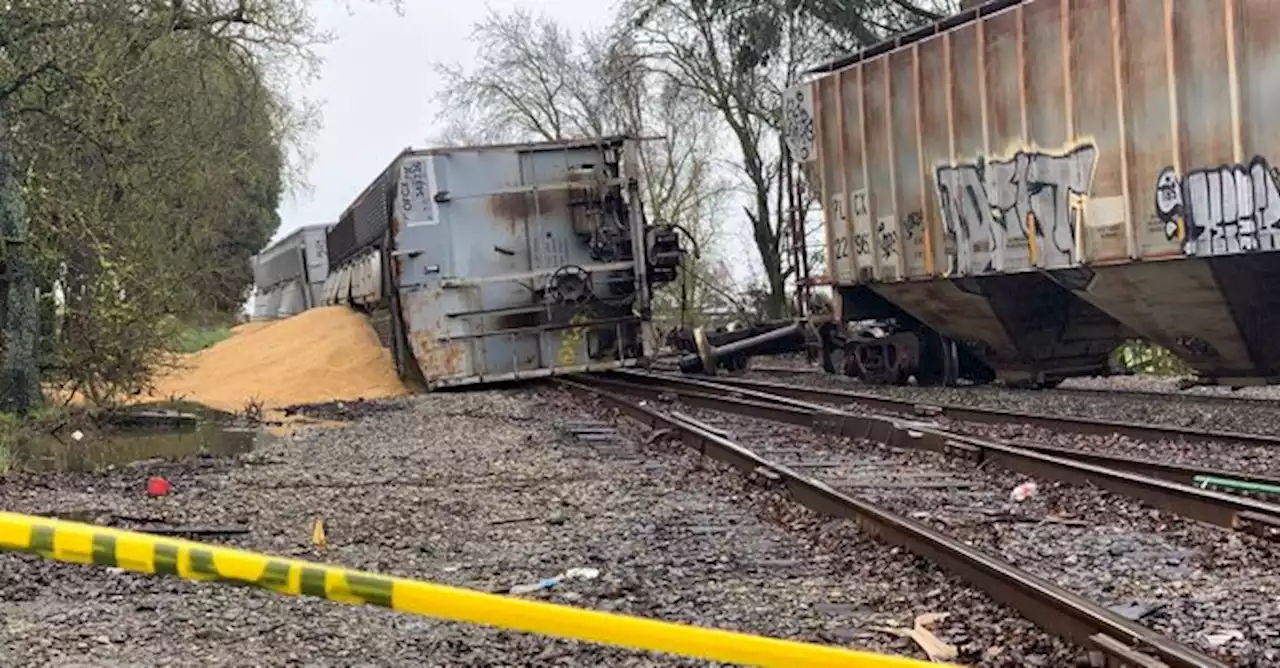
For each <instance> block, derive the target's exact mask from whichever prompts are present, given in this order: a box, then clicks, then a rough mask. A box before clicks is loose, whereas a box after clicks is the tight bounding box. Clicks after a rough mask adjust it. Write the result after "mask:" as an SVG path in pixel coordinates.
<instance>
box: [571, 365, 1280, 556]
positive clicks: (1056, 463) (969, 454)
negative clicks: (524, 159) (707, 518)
mask: <svg viewBox="0 0 1280 668" xmlns="http://www.w3.org/2000/svg"><path fill="white" fill-rule="evenodd" d="M621 378H625V379H627V380H620V379H621ZM582 382H585V383H590V384H593V385H600V386H603V387H609V388H612V389H614V390H616V391H619V392H622V393H624V394H636V395H642V396H648V397H652V398H655V399H660V398H662V397H663V396H664V395H665V396H670V395H673V394H674V395H677V396H679V398H680V399H681V401H682V402H684V403H687V404H689V405H692V406H699V407H702V408H707V409H710V410H715V411H723V412H732V413H737V414H740V415H747V416H750V417H756V418H761V419H765V420H772V421H775V422H784V423H788V424H794V425H799V426H804V427H809V428H811V429H813V430H814V431H816V432H819V433H826V434H834V435H838V436H844V437H848V438H864V439H868V440H872V441H876V442H879V443H883V444H886V445H889V446H891V447H900V448H919V449H925V450H932V451H935V452H941V453H944V454H948V455H953V456H959V457H962V458H965V459H969V460H971V461H974V462H975V463H985V462H993V463H995V464H997V465H999V466H1002V467H1004V468H1006V469H1008V470H1011V471H1016V472H1018V473H1022V474H1024V475H1028V476H1034V477H1039V478H1043V479H1048V480H1060V481H1062V482H1066V483H1070V484H1074V485H1094V486H1097V487H1100V488H1102V489H1106V490H1108V491H1110V492H1113V493H1115V494H1120V495H1122V496H1128V497H1131V498H1134V499H1138V500H1140V501H1144V502H1146V503H1148V504H1150V505H1152V506H1154V507H1156V508H1160V509H1163V510H1167V511H1169V512H1172V513H1175V514H1178V515H1182V516H1184V517H1187V518H1190V519H1194V520H1198V521H1201V522H1206V523H1209V524H1213V525H1216V526H1220V527H1223V528H1227V529H1233V530H1238V531H1248V532H1250V533H1254V534H1257V535H1260V536H1263V537H1267V538H1280V505H1277V504H1274V503H1268V502H1266V501H1261V500H1258V499H1252V498H1248V497H1244V496H1240V495H1236V494H1229V493H1225V492H1219V491H1215V490H1211V489H1201V488H1199V487H1193V486H1191V485H1187V484H1181V483H1178V482H1173V481H1170V480H1164V479H1160V478H1156V477H1151V476H1148V475H1143V474H1140V473H1135V472H1132V471H1123V470H1118V469H1115V468H1111V467H1109V466H1100V465H1098V464H1095V463H1091V462H1088V461H1080V460H1076V459H1072V458H1070V457H1068V456H1065V455H1064V454H1063V453H1049V452H1040V451H1036V450H1032V449H1030V448H1025V447H1022V446H1018V445H1013V444H1009V443H1002V442H1000V441H994V440H990V439H984V438H979V437H976V436H969V435H966V434H958V433H955V432H951V431H947V430H945V429H940V428H938V427H936V426H935V425H930V424H928V423H926V422H921V421H912V420H900V419H894V418H891V417H886V416H882V415H857V414H853V413H850V412H848V411H844V410H840V409H837V408H833V407H830V406H823V405H820V404H815V403H811V402H807V401H802V400H799V399H794V398H790V397H783V396H779V395H776V394H771V393H767V392H763V391H760V390H751V389H746V388H741V387H727V386H725V385H721V384H719V383H718V382H713V381H705V380H694V379H689V378H681V377H678V376H667V375H660V374H650V373H644V372H619V373H617V374H613V375H612V377H595V376H593V377H590V378H584V379H583V381H582ZM1072 452H1074V451H1072Z"/></svg>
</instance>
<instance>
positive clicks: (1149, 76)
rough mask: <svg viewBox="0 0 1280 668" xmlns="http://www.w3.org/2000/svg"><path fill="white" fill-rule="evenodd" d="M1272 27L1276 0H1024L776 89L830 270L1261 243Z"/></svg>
mask: <svg viewBox="0 0 1280 668" xmlns="http://www.w3.org/2000/svg"><path fill="white" fill-rule="evenodd" d="M1008 4H1010V3H1008V2H1002V3H1000V5H1001V6H1007V5H1008ZM1277 30H1280V3H1277V2H1274V0H1197V1H1196V2H1176V3H1175V2H1173V1H1172V0H1024V1H1023V2H1020V3H1016V4H1014V5H1013V6H1011V7H1007V8H1006V9H1002V10H1001V11H998V12H995V13H992V14H990V15H987V16H981V17H979V18H978V19H976V20H973V21H970V22H968V23H963V24H961V25H958V26H957V27H954V28H951V29H947V30H943V31H941V32H939V33H938V34H935V35H931V36H927V37H924V38H922V39H919V40H917V41H913V42H908V43H905V44H904V45H902V46H899V47H898V48H896V49H893V50H891V51H889V52H887V53H883V54H880V55H876V56H874V57H871V58H867V59H865V60H862V61H860V62H856V63H854V64H852V65H849V66H847V67H844V68H843V69H840V70H838V71H836V72H834V73H831V74H826V75H823V76H820V77H819V78H817V79H816V80H814V81H813V82H811V83H809V84H805V85H803V86H801V87H799V88H796V89H793V90H792V91H789V93H788V99H787V101H786V111H787V116H788V118H787V138H788V143H789V144H790V146H791V148H792V151H793V153H794V154H795V155H796V156H797V158H798V159H801V160H808V161H810V163H811V164H810V165H809V168H810V169H812V170H814V173H815V176H816V179H817V181H818V182H819V184H820V190H821V191H822V203H823V218H824V221H825V225H826V239H827V246H828V249H827V250H828V264H827V266H828V268H829V270H828V271H829V272H831V273H833V274H835V278H836V279H838V282H840V283H845V284H848V283H851V282H856V281H859V280H870V279H876V280H882V281H892V280H899V279H901V278H904V277H905V278H914V277H927V276H930V275H950V276H959V275H982V274H991V273H1001V272H1016V271H1027V270H1032V269H1034V268H1048V269H1056V268H1066V267H1072V266H1077V265H1079V264H1081V263H1091V264H1109V263H1117V262H1128V261H1130V260H1132V259H1136V260H1154V259H1162V258H1173V257H1183V256H1188V255H1193V256H1205V255H1224V254H1236V253H1241V252H1249V251H1256V250H1263V251H1266V250H1275V249H1277V248H1278V247H1280V229H1278V228H1276V227H1273V226H1274V225H1280V176H1278V174H1277V172H1276V170H1274V169H1273V168H1272V166H1271V165H1270V163H1269V159H1270V158H1271V157H1273V156H1275V155H1276V154H1277V149H1280V132H1277V130H1280V115H1277V114H1275V113H1274V109H1275V108H1276V104H1275V103H1276V102H1280V89H1278V88H1277V87H1275V86H1274V84H1273V82H1274V80H1275V78H1276V75H1277V74H1280V47H1278V46H1277V41H1276V40H1275V39H1274V35H1275V34H1276V33H1277ZM904 41H905V40H904Z"/></svg>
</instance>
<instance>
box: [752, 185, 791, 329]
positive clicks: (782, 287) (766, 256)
mask: <svg viewBox="0 0 1280 668" xmlns="http://www.w3.org/2000/svg"><path fill="white" fill-rule="evenodd" d="M751 218H752V220H751V223H752V225H753V226H754V227H755V230H754V231H755V241H756V250H758V251H759V252H760V261H761V263H762V264H764V276H765V280H766V281H768V283H769V299H768V300H767V301H766V303H765V309H766V314H765V315H766V316H768V317H769V318H771V319H778V318H781V317H782V316H783V315H784V314H785V313H786V310H787V286H786V282H785V281H784V280H783V277H782V253H781V252H780V249H779V247H778V239H777V235H776V234H775V233H774V231H773V219H772V218H770V217H769V189H768V186H767V185H757V186H756V206H755V212H754V214H753V215H752V216H751Z"/></svg>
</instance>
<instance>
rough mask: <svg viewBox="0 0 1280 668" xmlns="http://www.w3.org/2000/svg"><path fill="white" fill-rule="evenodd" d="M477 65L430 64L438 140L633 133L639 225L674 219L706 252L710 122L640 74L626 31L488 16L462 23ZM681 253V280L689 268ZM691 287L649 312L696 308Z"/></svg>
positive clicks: (711, 189) (715, 187)
mask: <svg viewBox="0 0 1280 668" xmlns="http://www.w3.org/2000/svg"><path fill="white" fill-rule="evenodd" d="M473 39H474V40H475V42H476V44H477V58H478V60H479V62H478V64H477V65H476V66H475V67H474V68H470V69H468V68H463V67H460V66H458V65H455V64H446V65H441V66H439V68H438V69H439V71H440V72H441V74H442V75H443V76H444V78H445V81H446V86H445V88H444V90H443V91H442V92H441V94H440V96H439V98H438V102H439V104H440V106H441V110H440V120H441V121H442V122H443V123H444V124H445V129H444V132H442V133H441V134H440V135H438V136H437V138H436V139H437V140H438V141H440V142H442V143H446V144H466V143H475V142H484V141H527V140H546V141H558V140H563V139H570V138H582V137H593V136H605V135H611V134H625V135H629V136H632V137H635V138H637V139H639V140H640V141H639V151H638V162H639V168H640V174H638V175H637V177H638V178H639V179H640V182H641V192H642V194H643V202H644V206H645V210H646V214H647V216H648V217H649V219H650V220H653V221H656V222H664V223H670V224H674V225H678V226H679V227H680V228H681V229H683V230H684V231H685V232H686V233H687V234H688V235H689V236H690V237H691V239H692V240H693V242H694V246H696V247H698V248H700V249H701V250H704V251H709V250H710V248H711V246H712V243H713V241H714V239H715V237H716V226H715V218H716V214H717V212H718V211H719V208H720V206H721V204H722V201H723V197H724V195H725V194H726V193H727V192H728V187H727V184H726V183H725V182H724V179H722V178H721V177H720V176H719V174H718V172H717V170H716V169H715V163H714V155H715V147H716V143H717V139H718V128H717V124H716V123H715V119H714V118H713V116H712V115H711V114H710V113H708V111H709V110H708V109H707V108H706V107H705V105H704V104H703V103H702V100H701V98H700V97H699V96H697V95H694V94H693V91H692V90H691V89H689V88H688V87H685V86H681V85H676V84H675V82H673V81H672V80H670V79H669V78H666V77H661V76H659V73H656V72H654V71H652V70H650V69H649V68H648V67H647V65H646V62H645V59H644V58H642V57H641V56H640V54H638V52H637V51H636V48H635V43H634V40H633V39H631V36H630V35H629V34H627V33H623V32H618V31H613V30H606V31H603V32H600V33H596V34H585V35H580V36H575V35H573V34H571V33H569V32H568V31H566V30H564V29H563V28H562V27H561V26H559V25H558V24H557V23H556V22H555V21H553V20H551V19H550V18H548V17H546V16H542V15H537V16H535V15H532V14H530V13H528V12H524V11H514V12H512V13H510V14H506V15H502V14H496V13H491V14H489V15H488V16H487V17H486V18H485V19H484V20H483V21H481V22H480V23H478V24H477V25H476V26H475V27H474V30H473ZM698 264H699V259H698V258H695V257H691V258H689V259H688V265H687V266H686V267H685V269H686V271H684V272H682V275H696V274H697V273H698ZM702 292H703V291H702V287H701V286H700V284H698V283H697V282H696V281H693V280H691V279H682V280H681V281H678V282H677V284H676V285H675V286H673V287H672V288H671V289H670V290H668V292H667V293H666V294H664V295H660V296H659V298H658V299H657V300H656V302H657V306H656V308H663V306H664V305H665V307H666V308H669V309H677V310H679V311H680V316H681V318H682V319H687V317H688V316H689V314H690V313H692V312H695V311H697V310H698V304H699V301H700V299H701V294H702Z"/></svg>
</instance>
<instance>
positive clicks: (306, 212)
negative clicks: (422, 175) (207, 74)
mask: <svg viewBox="0 0 1280 668" xmlns="http://www.w3.org/2000/svg"><path fill="white" fill-rule="evenodd" d="M347 4H348V3H346V2H343V1H342V0H322V1H320V2H315V3H314V5H313V7H314V9H313V11H314V12H315V14H316V16H317V18H318V19H319V22H320V24H321V27H322V28H323V29H326V30H329V31H331V32H332V33H334V34H335V35H336V37H337V39H336V41H334V43H332V44H330V45H328V46H326V47H324V48H323V49H322V50H321V55H322V56H323V57H324V59H325V63H324V66H323V69H322V70H321V78H320V79H319V80H318V81H315V82H313V83H311V84H310V85H308V86H306V87H305V88H300V91H301V92H302V93H303V94H304V95H305V96H306V97H308V98H310V99H312V100H316V101H317V102H319V103H320V104H321V105H322V113H323V119H322V120H323V127H322V128H321V129H320V130H319V131H318V132H317V133H315V134H314V135H313V137H312V141H311V152H312V156H313V159H312V163H311V165H310V168H309V169H308V170H307V174H306V180H307V182H308V184H309V185H310V188H309V191H306V192H300V193H297V194H294V195H291V196H290V198H289V199H286V200H285V201H284V202H283V203H282V205H281V207H280V218H281V223H282V224H281V229H280V231H279V232H277V234H276V238H279V237H281V236H283V235H284V234H287V233H288V232H289V231H291V230H293V229H296V228H298V227H300V226H303V225H309V224H313V223H329V222H335V221H336V219H337V217H338V215H339V214H340V213H342V210H343V209H344V208H346V207H347V205H349V204H350V203H351V201H352V200H353V199H355V197H356V196H357V195H359V194H360V191H361V190H363V189H364V188H365V186H367V185H369V183H371V182H372V181H373V179H374V177H376V176H377V175H378V173H379V172H381V171H382V169H383V168H384V167H386V166H387V164H388V163H389V162H391V159H392V158H394V157H395V155H396V154H397V153H398V152H399V151H400V150H401V149H403V148H405V147H406V146H415V147H423V146H425V145H426V141H427V137H428V136H431V135H433V134H435V132H436V131H438V129H439V128H438V127H437V125H436V122H435V117H436V113H437V107H436V104H435V102H434V96H435V94H436V92H437V91H439V90H440V87H441V81H440V78H439V77H438V76H436V73H435V64H436V63H438V62H455V61H457V62H463V63H469V62H471V60H472V56H473V53H474V52H473V47H472V46H471V43H470V39H469V38H470V34H471V26H472V25H473V24H474V23H476V22H477V21H479V20H481V19H482V18H483V17H484V14H485V12H486V8H492V9H494V10H496V11H499V12H503V13H506V12H508V11H510V10H512V9H514V8H524V9H528V10H530V11H533V12H542V13H545V14H547V15H549V16H551V17H553V18H555V19H556V20H558V21H559V22H560V23H561V25H563V26H565V27H566V28H568V29H570V30H572V31H574V32H578V31H580V30H586V29H589V28H594V27H597V26H602V25H604V24H606V23H607V22H608V21H609V19H610V18H611V13H612V7H611V5H612V3H611V2H601V1H600V0H596V1H595V2H592V1H590V0H489V2H487V3H485V2H477V1H475V0H453V1H449V0H445V1H441V0H406V1H405V3H404V4H405V5H406V8H405V10H404V13H403V15H399V14H397V13H396V12H395V11H393V10H392V9H390V8H389V7H386V6H379V5H377V4H366V3H364V2H362V1H361V0H351V2H350V3H349V4H350V6H351V9H350V11H348V9H347V6H346V5H347Z"/></svg>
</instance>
